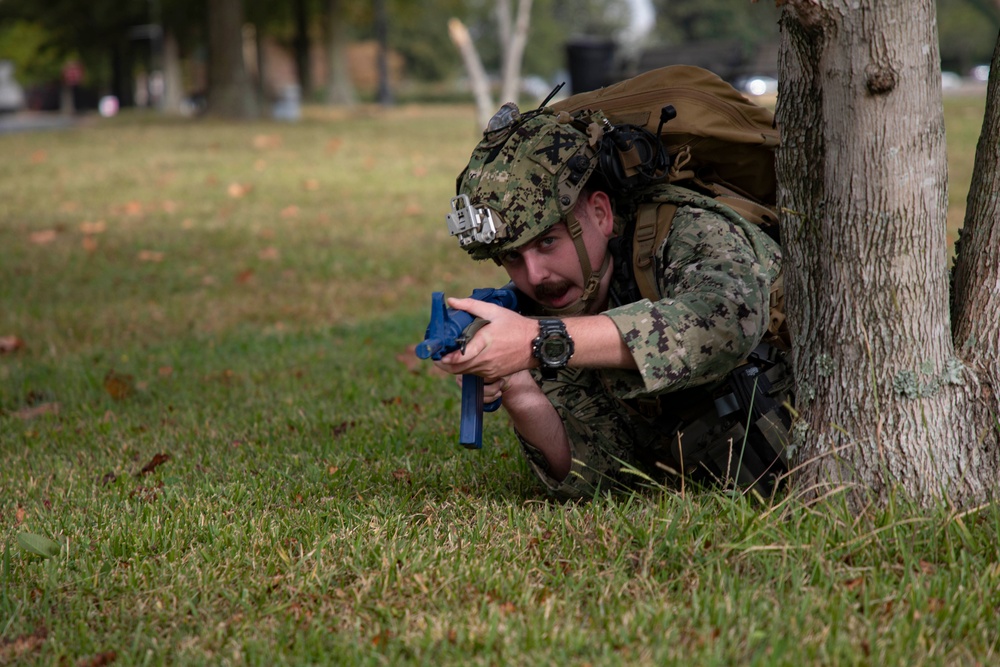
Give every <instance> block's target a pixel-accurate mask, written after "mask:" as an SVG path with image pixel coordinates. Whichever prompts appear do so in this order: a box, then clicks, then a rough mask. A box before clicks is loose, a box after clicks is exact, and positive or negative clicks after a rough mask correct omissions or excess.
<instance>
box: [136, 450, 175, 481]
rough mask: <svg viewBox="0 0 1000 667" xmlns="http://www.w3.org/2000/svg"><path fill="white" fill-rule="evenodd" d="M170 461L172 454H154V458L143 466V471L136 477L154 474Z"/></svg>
mask: <svg viewBox="0 0 1000 667" xmlns="http://www.w3.org/2000/svg"><path fill="white" fill-rule="evenodd" d="M169 460H170V454H162V453H157V454H154V455H153V458H151V459H150V460H149V463H147V464H146V465H144V466H142V470H140V471H139V474H138V475H136V476H137V477H141V476H142V475H148V474H149V473H151V472H153V471H154V470H156V469H157V468H159V467H160V466H161V465H163V464H164V463H166V462H167V461H169Z"/></svg>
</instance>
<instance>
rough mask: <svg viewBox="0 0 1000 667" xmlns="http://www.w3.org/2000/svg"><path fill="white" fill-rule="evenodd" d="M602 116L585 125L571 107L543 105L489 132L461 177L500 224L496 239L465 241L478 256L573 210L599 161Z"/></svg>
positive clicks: (464, 190) (516, 242)
mask: <svg viewBox="0 0 1000 667" xmlns="http://www.w3.org/2000/svg"><path fill="white" fill-rule="evenodd" d="M601 118H603V116H601V115H600V114H595V115H594V120H593V121H591V122H590V124H589V126H588V125H587V124H583V125H584V127H583V128H582V127H579V125H581V123H580V122H578V121H574V120H573V119H572V118H571V117H570V115H569V114H567V113H561V114H556V113H554V112H552V111H549V110H544V111H542V112H541V113H537V114H535V115H531V116H525V117H524V118H521V119H520V120H518V121H517V122H516V123H514V124H513V125H511V126H510V127H507V128H504V129H502V130H498V131H494V132H487V133H485V136H484V138H483V140H482V141H480V142H479V144H478V145H477V146H476V148H475V149H474V150H473V152H472V157H471V158H470V160H469V164H468V167H467V168H466V170H465V172H464V174H463V175H462V177H461V179H460V183H459V192H460V193H461V194H466V195H468V196H469V201H470V202H471V204H472V206H474V207H476V208H488V209H490V210H491V211H493V215H494V217H495V218H496V219H497V220H498V221H499V224H498V225H497V233H496V239H495V240H494V241H493V242H492V243H489V244H484V243H472V244H470V245H469V246H467V247H466V250H467V251H468V252H469V253H470V254H471V255H472V257H473V258H474V259H493V258H496V257H499V256H501V255H502V254H503V253H505V252H507V251H509V250H512V249H514V248H516V247H518V246H521V245H523V244H525V243H527V242H529V241H531V240H532V239H533V238H535V237H536V236H538V235H539V234H541V233H542V232H544V231H545V230H547V229H549V228H550V227H552V226H553V225H555V224H557V223H559V222H561V221H562V220H563V219H564V218H565V217H566V215H567V214H568V213H569V212H570V211H572V210H573V206H574V205H575V204H576V200H577V197H578V196H579V194H580V191H581V190H582V189H583V186H584V185H585V184H586V182H587V179H588V178H589V177H590V175H591V173H593V171H594V169H595V167H596V166H597V159H596V152H595V149H594V146H595V143H596V142H597V140H598V138H599V135H600V126H599V124H598V122H597V121H599V120H600V119H601ZM584 128H587V129H584ZM591 128H593V129H591ZM588 130H589V131H590V132H591V134H590V135H588Z"/></svg>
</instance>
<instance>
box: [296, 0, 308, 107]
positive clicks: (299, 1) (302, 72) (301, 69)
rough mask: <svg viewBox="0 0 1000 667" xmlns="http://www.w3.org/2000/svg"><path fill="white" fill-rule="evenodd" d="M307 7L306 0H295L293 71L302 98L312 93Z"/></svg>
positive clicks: (306, 97)
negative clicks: (296, 77)
mask: <svg viewBox="0 0 1000 667" xmlns="http://www.w3.org/2000/svg"><path fill="white" fill-rule="evenodd" d="M309 44H310V42H309V8H308V2H307V0H295V38H294V39H293V40H292V48H293V50H294V51H295V71H296V74H297V75H298V77H299V89H300V90H301V91H302V99H308V98H309V97H310V96H311V95H312V68H311V67H310V62H309Z"/></svg>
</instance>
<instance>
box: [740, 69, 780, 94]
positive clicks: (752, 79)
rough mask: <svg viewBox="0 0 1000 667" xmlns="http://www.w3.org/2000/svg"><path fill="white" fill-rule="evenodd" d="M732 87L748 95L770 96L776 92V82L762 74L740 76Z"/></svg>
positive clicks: (771, 77)
mask: <svg viewBox="0 0 1000 667" xmlns="http://www.w3.org/2000/svg"><path fill="white" fill-rule="evenodd" d="M733 87H734V88H736V89H737V90H739V91H741V92H744V93H748V94H750V95H770V94H773V93H776V92H778V80H777V79H775V78H774V77H773V76H765V75H762V74H754V75H751V76H741V77H739V78H738V79H736V80H735V81H734V82H733Z"/></svg>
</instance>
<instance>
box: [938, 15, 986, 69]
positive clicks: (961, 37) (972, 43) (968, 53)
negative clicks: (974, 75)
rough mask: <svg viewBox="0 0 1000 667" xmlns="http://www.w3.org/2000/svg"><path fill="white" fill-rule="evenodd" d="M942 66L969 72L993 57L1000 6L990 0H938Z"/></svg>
mask: <svg viewBox="0 0 1000 667" xmlns="http://www.w3.org/2000/svg"><path fill="white" fill-rule="evenodd" d="M937 9H938V36H939V39H940V42H941V67H942V69H945V70H951V71H954V72H958V73H959V74H963V75H965V74H968V72H969V70H970V69H971V68H972V67H973V66H975V65H979V64H982V63H989V62H990V60H991V59H992V55H993V48H994V46H995V44H996V41H997V29H998V27H1000V9H998V8H997V6H996V5H994V4H992V3H989V2H978V1H975V2H973V1H970V0H937Z"/></svg>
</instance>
